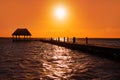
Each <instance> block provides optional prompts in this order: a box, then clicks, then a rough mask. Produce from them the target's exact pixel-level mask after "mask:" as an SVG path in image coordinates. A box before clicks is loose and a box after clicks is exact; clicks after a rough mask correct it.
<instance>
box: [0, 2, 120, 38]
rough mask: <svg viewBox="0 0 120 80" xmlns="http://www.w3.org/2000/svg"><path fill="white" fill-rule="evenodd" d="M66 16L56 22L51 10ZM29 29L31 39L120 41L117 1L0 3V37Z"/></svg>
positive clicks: (118, 4) (119, 3)
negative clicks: (62, 9) (59, 9)
mask: <svg viewBox="0 0 120 80" xmlns="http://www.w3.org/2000/svg"><path fill="white" fill-rule="evenodd" d="M58 5H62V6H64V7H65V8H66V10H67V16H66V18H65V19H64V20H62V21H59V20H57V19H56V18H55V16H54V13H53V12H54V9H55V8H56V7H57V6H58ZM16 28H28V29H29V31H30V32H31V33H32V35H33V37H51V36H52V37H57V36H60V37H63V36H68V37H73V36H76V37H86V36H87V37H99V38H100V37H101V38H120V0H0V37H10V36H11V34H12V33H13V31H14V30H15V29H16Z"/></svg>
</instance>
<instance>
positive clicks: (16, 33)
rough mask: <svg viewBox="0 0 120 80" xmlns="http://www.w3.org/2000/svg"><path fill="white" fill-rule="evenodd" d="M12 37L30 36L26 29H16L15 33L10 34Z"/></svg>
mask: <svg viewBox="0 0 120 80" xmlns="http://www.w3.org/2000/svg"><path fill="white" fill-rule="evenodd" d="M13 35H19V36H20V35H21V36H31V33H30V32H29V31H28V30H27V29H26V28H18V29H16V30H15V32H14V33H13V34H12V36H13Z"/></svg>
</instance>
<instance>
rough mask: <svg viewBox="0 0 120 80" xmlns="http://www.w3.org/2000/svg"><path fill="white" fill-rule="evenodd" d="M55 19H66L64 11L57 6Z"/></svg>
mask: <svg viewBox="0 0 120 80" xmlns="http://www.w3.org/2000/svg"><path fill="white" fill-rule="evenodd" d="M55 17H56V18H58V19H64V18H65V17H66V9H65V8H64V7H62V6H59V7H57V8H56V9H55Z"/></svg>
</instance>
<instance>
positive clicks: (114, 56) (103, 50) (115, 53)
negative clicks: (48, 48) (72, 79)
mask: <svg viewBox="0 0 120 80" xmlns="http://www.w3.org/2000/svg"><path fill="white" fill-rule="evenodd" d="M40 41H41V42H45V43H50V44H54V45H58V46H62V47H66V48H69V49H73V50H79V51H82V52H86V53H90V54H92V55H96V56H100V57H104V58H108V59H111V60H115V61H120V49H119V48H109V47H101V46H93V45H83V44H73V43H67V42H60V41H59V42H58V41H54V40H43V39H41V40H40Z"/></svg>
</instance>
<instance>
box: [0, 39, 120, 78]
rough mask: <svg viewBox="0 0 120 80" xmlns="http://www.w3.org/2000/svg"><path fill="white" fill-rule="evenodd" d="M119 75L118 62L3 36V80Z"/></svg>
mask: <svg viewBox="0 0 120 80" xmlns="http://www.w3.org/2000/svg"><path fill="white" fill-rule="evenodd" d="M100 41H101V40H100ZM105 41H106V40H105ZM105 41H104V40H103V41H102V42H103V43H106V42H105ZM119 41H120V40H119ZM119 41H115V43H114V44H115V45H118V46H119V44H120V43H119ZM98 42H99V41H97V43H98ZM107 42H108V43H109V42H110V43H111V40H110V41H109V40H107ZM99 43H100V42H99ZM112 46H113V45H112ZM101 54H102V53H101ZM119 79H120V63H118V62H114V61H110V60H107V59H103V58H99V57H95V56H92V55H89V54H87V53H83V52H80V51H76V50H70V49H67V48H64V47H60V46H56V45H51V44H48V43H42V42H39V41H32V42H12V41H11V40H10V39H0V80H119Z"/></svg>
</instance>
